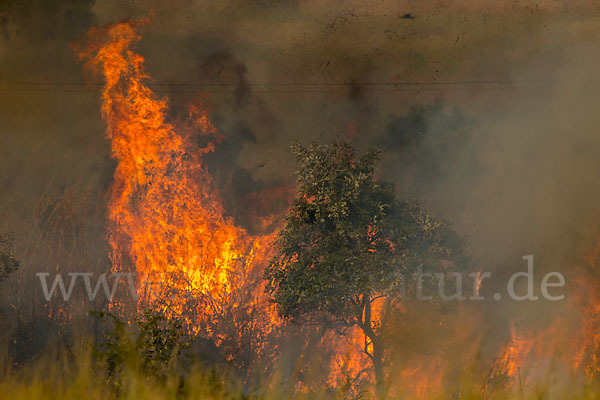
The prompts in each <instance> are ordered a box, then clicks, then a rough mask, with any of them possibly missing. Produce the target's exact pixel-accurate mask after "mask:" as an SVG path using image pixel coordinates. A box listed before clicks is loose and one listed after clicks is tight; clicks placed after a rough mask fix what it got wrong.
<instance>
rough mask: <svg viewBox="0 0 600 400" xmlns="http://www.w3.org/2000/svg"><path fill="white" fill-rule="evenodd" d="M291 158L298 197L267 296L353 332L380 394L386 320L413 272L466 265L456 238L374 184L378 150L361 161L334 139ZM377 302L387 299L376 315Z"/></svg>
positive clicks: (293, 314) (387, 186) (286, 312)
mask: <svg viewBox="0 0 600 400" xmlns="http://www.w3.org/2000/svg"><path fill="white" fill-rule="evenodd" d="M292 152H293V153H294V155H295V156H296V158H297V160H298V162H299V164H300V168H299V169H298V171H297V172H296V173H297V184H298V187H297V197H296V198H295V200H294V202H293V205H292V207H291V210H290V211H289V213H288V215H287V217H286V220H285V227H284V228H283V229H282V231H281V232H280V233H279V237H278V239H277V241H276V245H275V246H276V250H277V255H276V256H275V258H274V259H273V260H272V261H271V263H270V265H269V266H268V267H267V268H266V271H265V279H266V280H267V290H268V291H269V293H270V294H271V295H272V296H273V300H274V301H275V302H276V303H277V304H278V306H279V312H280V314H281V315H282V316H283V317H284V318H286V319H288V320H292V321H299V320H301V319H304V318H306V317H308V318H311V319H314V318H316V317H325V319H324V320H323V321H326V322H327V323H328V324H330V326H336V325H337V326H341V327H351V326H358V327H359V328H360V329H361V330H362V332H363V333H364V337H365V343H364V349H363V351H364V352H365V353H366V354H367V355H368V357H369V358H370V359H371V360H372V364H373V369H374V373H375V381H376V383H377V388H378V392H379V395H380V396H381V397H383V393H384V389H383V380H384V364H385V362H384V356H385V337H384V335H383V326H382V324H383V323H384V319H385V316H386V315H389V313H390V312H391V311H392V310H394V307H397V306H398V304H399V302H400V301H401V300H403V299H402V297H403V296H405V295H406V288H407V287H408V285H407V284H408V282H409V281H410V282H414V280H415V278H416V276H417V275H418V273H417V271H419V270H423V271H450V270H453V269H454V270H455V269H457V268H460V266H461V265H464V263H465V262H466V257H465V255H464V251H463V249H464V246H463V243H462V240H461V238H460V237H459V236H458V235H457V234H456V233H455V232H454V231H452V230H451V229H450V227H449V225H448V224H447V223H444V222H441V221H436V220H435V219H434V218H433V217H432V216H431V215H430V214H429V213H428V212H427V211H426V210H425V209H424V208H422V207H421V206H419V205H418V204H417V203H415V202H411V201H400V200H399V199H398V198H397V197H396V191H395V188H394V186H393V184H391V183H388V182H382V181H380V180H378V179H376V177H375V169H376V165H377V162H378V160H379V153H380V151H379V150H377V149H370V150H369V151H367V152H366V153H365V154H364V155H362V156H360V157H358V156H357V155H356V152H355V150H354V148H353V147H352V146H351V145H350V144H349V143H347V142H343V141H338V142H334V143H332V144H330V145H317V144H312V145H311V146H310V147H309V148H304V147H302V146H301V145H299V144H297V143H294V144H293V145H292ZM422 283H423V282H418V283H417V284H422ZM431 283H433V282H431ZM417 290H422V288H417ZM376 301H383V302H384V306H383V308H382V310H383V311H381V315H379V316H377V318H375V316H374V315H373V314H374V310H373V306H374V303H375V302H376ZM319 320H321V319H319ZM331 324H335V325H331Z"/></svg>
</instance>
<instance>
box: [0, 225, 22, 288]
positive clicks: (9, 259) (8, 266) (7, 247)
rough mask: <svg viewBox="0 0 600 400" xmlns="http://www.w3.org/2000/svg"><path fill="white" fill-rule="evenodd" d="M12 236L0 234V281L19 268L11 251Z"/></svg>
mask: <svg viewBox="0 0 600 400" xmlns="http://www.w3.org/2000/svg"><path fill="white" fill-rule="evenodd" d="M13 241H14V237H13V236H12V235H11V234H5V235H2V234H0V281H3V280H4V279H6V278H7V277H8V275H10V274H11V273H13V272H14V271H15V270H16V269H17V268H19V261H17V259H16V258H15V255H14V254H13V252H12V249H11V247H12V243H13Z"/></svg>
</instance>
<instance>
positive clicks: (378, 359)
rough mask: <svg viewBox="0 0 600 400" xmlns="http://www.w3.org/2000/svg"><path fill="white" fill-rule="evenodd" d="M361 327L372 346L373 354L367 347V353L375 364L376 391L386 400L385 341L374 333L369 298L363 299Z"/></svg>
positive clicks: (380, 399)
mask: <svg viewBox="0 0 600 400" xmlns="http://www.w3.org/2000/svg"><path fill="white" fill-rule="evenodd" d="M362 317H363V318H362V321H361V324H359V327H360V328H361V329H362V330H363V332H364V333H365V335H366V336H367V337H368V338H369V340H370V341H371V344H372V346H373V347H372V349H373V350H372V352H371V353H369V351H368V346H366V345H365V349H364V351H365V353H367V355H368V356H369V358H371V361H372V362H373V369H374V371H375V389H376V391H377V397H378V398H379V400H383V399H385V376H384V373H383V340H382V339H381V337H380V336H379V335H377V334H376V333H375V331H373V327H372V326H371V299H370V298H369V297H368V296H364V297H363V316H362Z"/></svg>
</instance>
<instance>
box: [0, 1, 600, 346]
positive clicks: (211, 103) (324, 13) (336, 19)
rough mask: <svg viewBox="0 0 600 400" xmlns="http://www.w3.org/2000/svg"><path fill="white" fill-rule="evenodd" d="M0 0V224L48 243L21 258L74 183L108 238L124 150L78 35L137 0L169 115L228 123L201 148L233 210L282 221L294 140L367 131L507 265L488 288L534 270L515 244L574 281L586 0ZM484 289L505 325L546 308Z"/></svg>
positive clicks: (588, 118) (393, 174) (589, 70)
mask: <svg viewBox="0 0 600 400" xmlns="http://www.w3.org/2000/svg"><path fill="white" fill-rule="evenodd" d="M0 7H1V8H0V55H1V57H2V59H3V61H4V62H3V63H2V64H1V66H0V91H1V92H2V94H3V96H2V99H1V100H0V122H1V126H2V127H3V128H2V133H0V188H1V191H0V210H2V214H0V215H2V216H3V221H2V223H1V224H0V231H4V230H6V231H15V232H16V234H17V235H16V238H17V242H19V243H20V244H19V245H18V254H17V256H20V257H21V258H25V259H26V260H27V259H29V258H27V257H24V256H25V255H27V254H29V252H31V251H34V250H35V251H37V252H39V253H40V254H39V255H38V257H32V258H30V259H31V260H32V261H31V262H30V264H29V265H27V263H25V264H24V265H23V266H22V268H23V271H25V272H23V274H29V275H31V276H33V275H32V272H33V271H34V270H35V271H38V270H41V269H39V268H42V269H43V268H46V269H49V268H54V267H55V265H50V262H49V261H48V260H43V258H44V257H43V254H42V253H43V252H44V249H43V248H42V247H43V246H38V247H37V248H33V249H34V250H32V247H31V241H30V240H29V241H28V240H26V239H25V238H27V237H28V235H30V234H31V232H34V231H35V230H34V228H33V227H32V225H35V223H34V222H32V221H31V220H32V219H34V218H31V215H35V214H36V213H35V212H34V210H36V209H39V208H40V207H39V203H40V198H48V197H52V196H56V197H58V198H61V196H65V193H68V196H73V193H75V195H74V196H75V197H79V198H81V199H85V201H89V202H90V203H89V204H88V205H87V206H86V209H95V210H97V213H92V212H90V214H89V216H88V217H86V218H83V219H84V220H83V221H80V220H78V222H77V224H79V225H81V226H87V227H88V228H89V227H90V226H96V228H94V229H93V230H92V231H93V232H94V234H93V235H88V236H85V237H87V238H91V239H90V240H93V241H94V244H93V245H91V247H92V248H93V249H94V251H93V252H92V253H93V254H94V257H95V258H96V259H100V256H98V255H97V254H98V253H101V252H102V251H104V250H105V247H103V246H104V242H103V240H104V239H103V233H102V232H98V231H97V229H98V228H97V227H98V226H103V223H104V220H103V210H104V207H105V197H104V196H105V194H106V191H107V189H108V187H109V185H110V182H111V180H112V173H113V171H114V167H115V166H114V162H113V161H112V160H111V158H110V154H109V146H108V144H107V142H106V140H105V138H104V132H105V126H104V122H103V121H102V119H101V115H100V111H99V105H100V103H99V101H98V90H99V86H98V84H99V82H91V84H89V83H86V77H85V76H84V73H83V68H82V66H81V65H80V64H78V63H77V61H76V59H75V56H74V54H73V52H72V50H71V48H70V46H69V45H70V44H71V43H73V42H76V41H78V40H79V39H80V38H81V37H82V35H83V34H84V33H85V32H87V31H88V30H89V29H90V28H91V27H93V26H97V25H103V24H107V23H113V22H116V21H120V20H123V19H131V18H140V17H146V16H149V17H150V19H151V22H150V23H148V24H146V25H144V26H143V27H142V28H141V32H140V33H141V34H142V36H143V39H142V41H141V42H140V44H139V46H138V48H137V51H139V52H140V53H141V54H143V55H144V56H145V57H146V58H147V68H148V70H149V72H150V75H151V76H152V81H151V85H150V86H151V87H152V89H153V90H155V91H156V92H157V93H158V94H159V95H161V96H165V97H167V98H168V100H169V106H170V112H171V117H172V119H173V121H178V120H182V119H184V118H185V115H186V113H187V106H188V104H190V103H194V102H201V103H202V104H203V105H205V106H207V107H209V108H210V110H211V113H210V114H211V117H212V118H213V122H214V124H215V125H216V126H217V127H218V129H219V131H220V132H221V134H222V135H223V136H224V138H225V139H224V141H223V142H222V143H221V144H220V145H219V146H218V147H217V148H216V150H215V152H214V153H213V154H210V155H208V156H207V166H208V168H209V170H210V172H211V174H212V175H213V176H214V177H215V184H216V185H217V186H218V189H219V192H220V193H221V195H222V196H223V198H224V205H225V207H226V209H227V212H228V213H229V214H230V215H232V216H233V217H234V218H235V220H236V222H237V223H238V224H239V225H241V226H243V227H245V228H247V229H248V230H249V231H251V232H259V231H265V230H266V231H268V230H272V229H274V227H275V225H273V224H272V222H273V218H274V217H273V216H274V215H281V214H282V213H283V212H284V210H285V208H286V206H287V203H286V201H287V199H288V198H289V197H290V196H291V194H292V193H293V171H294V169H295V165H294V161H293V159H292V157H290V153H289V151H288V148H289V144H290V142H291V141H292V140H295V139H296V140H300V141H302V142H304V143H306V142H309V141H311V140H316V141H320V142H325V141H329V140H331V139H333V138H336V137H344V138H348V139H350V140H352V141H353V143H354V144H355V145H356V146H358V147H359V148H361V149H364V148H366V147H367V146H369V145H377V146H380V147H382V148H383V150H384V154H383V161H382V165H381V171H380V173H381V176H382V177H383V178H385V179H388V180H391V181H394V182H395V183H396V184H397V185H398V189H399V194H401V195H402V196H403V197H409V198H416V199H418V200H420V201H421V202H423V203H424V204H426V205H427V206H428V207H430V208H431V209H432V210H433V211H434V213H435V214H437V215H438V216H441V217H443V218H447V219H450V220H452V221H453V222H454V223H455V225H456V227H457V229H458V230H459V231H460V232H461V233H462V234H463V235H465V236H466V237H467V238H468V243H469V250H470V252H471V254H472V255H473V257H474V259H475V260H476V264H477V265H478V266H479V267H480V268H481V269H483V270H485V271H487V270H490V271H493V272H495V273H497V276H499V280H495V281H493V282H491V283H490V284H489V286H488V287H484V289H485V290H487V292H488V294H491V293H493V292H494V291H495V290H496V289H498V288H499V287H500V286H501V285H502V283H503V282H504V281H503V280H502V279H503V278H504V277H505V276H506V275H508V274H510V273H512V272H515V271H517V270H524V269H525V262H524V261H523V260H522V259H521V257H522V256H523V255H527V254H534V255H535V260H536V268H537V267H539V270H540V274H542V273H543V272H544V271H550V270H558V271H562V272H563V273H564V274H565V277H566V278H567V281H569V276H570V275H569V272H570V270H571V269H570V268H571V266H572V265H573V264H578V263H580V262H581V254H580V252H581V247H582V245H584V244H585V243H586V235H587V234H588V232H589V229H590V228H591V226H592V225H593V224H594V222H595V220H596V218H597V216H598V204H600V186H599V185H598V184H597V178H596V177H597V174H598V171H599V170H600V169H599V167H600V165H599V164H600V161H599V160H600V158H599V157H598V156H597V149H598V148H599V145H600V136H599V135H598V134H597V132H596V131H597V127H598V126H600V125H599V122H600V121H599V118H600V113H598V112H597V110H596V108H597V104H599V103H600V98H598V97H599V96H600V94H599V93H600V91H599V90H598V88H599V87H600V77H599V76H598V74H597V72H596V71H597V65H598V62H599V61H600V60H599V59H598V54H600V52H599V50H600V47H599V46H600V45H599V44H598V39H597V38H598V34H599V33H600V22H599V21H598V19H597V18H596V17H594V13H593V11H595V10H596V9H597V6H594V5H591V4H588V2H584V1H579V2H569V3H568V4H563V2H559V1H539V2H536V3H531V2H527V3H522V4H521V3H517V2H513V1H506V2H498V1H478V2H471V1H460V2H452V3H451V2H447V1H443V0H437V1H435V0H432V1H429V2H414V1H402V2H396V1H394V2H392V1H384V2H375V1H365V0H361V1H350V2H345V4H344V5H339V4H334V3H329V2H325V1H314V0H313V1H306V2H299V1H279V2H275V3H269V2H262V1H249V2H248V1H244V2H242V1H234V0H231V1H227V2H203V1H196V2H160V1H153V0H146V1H131V2H126V3H123V2H117V1H95V2H93V1H85V2H82V1H78V0H61V1H42V0H38V1H35V0H31V1H27V2H17V1H5V2H2V4H1V5H0ZM406 15H409V16H411V18H409V17H406ZM412 17H414V18H412ZM71 188H75V192H73V191H70V190H69V189H71ZM84 194H85V195H86V196H84ZM81 199H79V200H81ZM79 200H77V201H79ZM77 201H76V203H77ZM50 203H52V202H50ZM59 203H60V202H59ZM61 204H62V203H61ZM42 208H43V207H42ZM48 213H49V214H52V213H51V210H50V211H48ZM79 225H78V226H79ZM36 226H37V225H36ZM35 229H37V228H35ZM86 232H87V231H86ZM51 247H52V245H51V244H48V245H47V246H46V248H51ZM69 251H70V250H69ZM80 253H82V254H80V257H81V258H80V260H83V262H87V261H88V260H87V259H86V257H89V254H83V253H86V252H85V251H83V250H81V251H80ZM78 254H79V253H78ZM64 257H65V254H64V253H61V252H58V253H57V254H56V255H55V257H52V261H51V262H52V263H59V262H62V261H61V260H63V259H64ZM103 262H104V261H95V265H102V266H103V265H105V264H103ZM36 263H43V265H42V266H41V267H40V265H36ZM69 266H70V267H71V268H74V269H75V268H77V260H71V261H70V262H69ZM36 268H38V269H36ZM98 268H101V267H100V266H98ZM541 276H542V275H540V276H539V277H538V280H539V279H541ZM15 296H17V294H15ZM18 296H22V293H19V294H18ZM487 307H488V308H489V309H486V311H489V312H490V313H492V314H490V315H493V316H494V317H493V318H489V319H490V320H492V319H497V321H496V322H495V323H496V324H497V325H496V326H504V327H505V329H504V330H505V331H506V326H507V324H506V320H507V319H512V318H513V317H514V316H515V315H522V316H525V317H528V318H529V317H531V316H532V315H536V316H537V318H538V319H543V317H545V316H547V312H548V310H551V307H550V306H548V305H541V306H540V305H539V304H535V305H528V306H527V307H524V306H523V305H518V306H514V305H511V304H506V303H504V302H499V303H497V304H494V303H492V304H491V305H488V306H487ZM540 315H541V316H540ZM525 317H524V318H525ZM432 318H433V317H432ZM417 319H418V318H417V317H415V320H417ZM430 322H431V321H430ZM544 322H545V321H543V320H542V321H540V322H539V323H540V324H543V323H544ZM418 325H419V324H414V326H418ZM415 329H416V328H415ZM419 336H423V335H420V334H419V333H417V334H413V335H412V337H419ZM499 336H501V334H499ZM421 344H422V343H421Z"/></svg>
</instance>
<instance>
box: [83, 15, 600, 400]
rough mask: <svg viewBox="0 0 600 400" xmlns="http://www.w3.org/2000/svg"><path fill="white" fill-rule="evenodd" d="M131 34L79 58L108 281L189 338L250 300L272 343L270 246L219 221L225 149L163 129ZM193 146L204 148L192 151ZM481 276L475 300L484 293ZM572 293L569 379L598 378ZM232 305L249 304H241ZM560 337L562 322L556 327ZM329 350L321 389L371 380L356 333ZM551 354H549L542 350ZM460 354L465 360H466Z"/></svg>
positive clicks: (404, 374)
mask: <svg viewBox="0 0 600 400" xmlns="http://www.w3.org/2000/svg"><path fill="white" fill-rule="evenodd" d="M139 24H140V22H138V23H131V22H125V23H119V24H114V25H111V26H108V27H104V28H94V29H92V30H91V31H90V32H89V33H88V34H87V42H88V44H87V46H85V47H84V48H82V49H80V50H79V56H80V57H81V58H82V59H84V60H86V65H87V67H88V68H89V69H90V70H93V71H96V72H99V73H101V74H102V76H104V79H105V84H104V87H103V91H102V115H103V117H104V119H105V120H106V123H107V137H108V139H109V140H110V144H111V152H112V157H113V158H114V159H115V160H116V161H117V167H116V171H115V174H114V182H113V184H112V187H111V191H110V199H109V204H108V228H109V244H110V247H111V249H112V252H111V261H112V265H113V270H114V271H123V270H134V271H136V272H137V274H138V278H139V281H140V284H139V286H138V291H139V295H140V296H139V299H138V303H137V304H136V305H137V307H139V308H143V307H147V306H150V307H152V308H155V309H159V310H161V311H163V312H165V313H166V314H167V315H177V316H185V317H186V318H187V321H188V322H189V324H190V329H192V330H194V331H198V329H199V326H200V325H202V326H203V327H204V329H205V330H207V331H214V330H216V329H217V322H214V321H207V320H209V319H210V318H205V317H206V316H211V317H214V316H217V315H226V313H227V312H228V310H230V309H232V308H233V309H236V308H240V309H243V308H242V306H243V304H242V303H243V302H244V301H246V300H248V299H251V300H248V301H252V302H253V307H254V314H252V315H253V318H254V322H253V323H255V324H258V325H261V326H262V329H263V331H262V332H266V331H269V329H272V327H275V326H278V325H280V324H281V323H280V321H279V319H278V317H277V316H276V313H275V310H274V308H273V305H272V304H269V303H268V301H267V300H266V299H265V298H264V295H263V290H262V285H261V283H260V276H261V271H262V268H263V267H264V265H265V263H266V260H267V259H268V258H269V257H270V254H271V246H270V245H269V244H270V242H271V241H272V240H273V234H270V235H251V234H249V233H248V232H247V231H246V230H244V229H243V228H241V227H239V226H236V224H235V222H234V221H233V219H232V218H230V217H227V216H226V212H225V209H224V207H223V204H222V202H221V199H220V198H219V195H218V193H217V191H216V190H215V189H214V183H213V180H212V177H211V175H210V174H209V172H208V170H207V168H206V166H205V165H204V163H203V158H202V157H203V155H204V154H206V153H208V152H211V151H213V150H214V148H215V146H216V144H217V143H218V142H219V141H221V140H223V137H222V136H221V135H220V134H219V132H218V131H217V130H216V129H215V127H214V126H213V125H212V123H211V121H210V117H209V114H208V111H207V110H206V109H205V108H203V107H201V106H199V105H192V106H190V108H189V113H188V120H189V122H188V124H187V126H186V127H184V128H176V127H175V126H174V125H173V124H171V123H170V122H169V121H168V119H167V111H168V104H167V100H166V99H161V98H158V97H157V96H156V95H155V94H154V93H153V92H152V90H151V89H150V88H149V87H148V86H147V83H146V82H147V81H148V80H149V76H148V74H147V73H146V71H145V69H144V58H143V57H142V56H140V55H139V54H136V53H135V52H133V51H132V50H131V47H132V45H133V44H135V43H136V42H137V41H138V40H139V39H140V36H139V35H138V34H137V33H136V28H137V26H138V25H139ZM199 139H201V140H199ZM200 142H201V143H205V145H204V146H200V145H198V143H200ZM277 219H278V217H277V216H275V215H269V216H268V217H265V218H264V219H263V220H262V221H259V223H258V226H262V227H263V228H267V227H268V228H269V229H272V227H273V225H274V224H276V220H277ZM599 236H600V235H599ZM598 242H599V243H600V240H599V241H598ZM598 249H599V248H598V247H595V248H594V250H593V251H592V252H590V253H589V257H588V262H589V263H590V264H591V265H592V267H593V268H596V262H597V259H598V254H599V252H600V250H598ZM480 274H481V271H480V273H479V274H478V276H477V281H476V288H475V291H476V294H479V290H480V289H481V276H480ZM157 280H160V281H161V283H162V285H161V286H160V287H158V288H156V287H155V286H153V284H155V283H157ZM581 286H582V287H585V288H586V289H587V290H585V291H581V292H582V293H586V295H585V296H580V297H575V300H574V301H575V302H576V306H577V307H579V309H582V308H583V310H584V311H583V312H582V316H581V321H580V322H581V323H580V324H579V326H580V328H581V331H580V332H578V333H577V334H572V332H568V334H570V335H571V337H572V338H574V339H573V343H574V349H575V351H574V356H573V357H572V359H571V360H569V362H570V364H571V366H572V368H573V370H585V372H586V373H587V374H588V375H589V376H597V375H599V374H600V361H599V360H600V355H599V354H600V351H599V350H598V349H600V335H598V330H599V327H600V319H599V318H598V315H600V306H599V305H600V300H599V299H598V297H597V295H595V293H597V290H595V288H596V286H593V285H591V284H590V283H589V282H588V283H585V284H584V283H582V284H581ZM592 286H593V287H592ZM590 288H591V289H590ZM241 293H242V294H244V295H245V296H246V297H245V298H240V294H241ZM189 294H191V295H192V296H191V297H190V296H189ZM190 299H191V300H190ZM190 304H191V307H192V308H191V312H190V309H189V307H190ZM401 307H402V305H401ZM256 310H259V312H256ZM400 311H401V312H403V311H402V310H400ZM243 312H244V313H246V316H248V315H250V313H251V312H250V311H248V310H247V309H243ZM381 313H382V310H381V305H377V304H374V309H373V323H374V324H377V323H380V315H381ZM231 319H232V320H235V316H232V317H231ZM564 325H566V323H564V321H563V322H562V323H561V324H558V323H557V324H554V326H564ZM567 331H568V330H567ZM545 332H546V333H544V331H543V332H542V333H539V332H538V333H537V334H533V331H531V332H530V331H527V333H528V334H527V335H524V334H522V333H520V332H518V331H517V329H516V328H515V326H514V324H513V325H511V337H510V340H509V341H508V343H507V345H506V347H505V348H503V349H502V350H501V351H500V353H499V355H498V357H497V360H496V362H495V363H494V365H493V367H492V371H491V375H492V376H491V378H493V377H495V376H500V375H501V376H506V377H511V378H516V377H518V378H519V380H520V371H521V369H522V367H523V363H524V362H525V361H526V360H527V359H528V357H529V358H531V357H533V358H536V359H540V358H541V357H545V356H544V355H543V354H541V353H540V352H538V351H537V350H533V348H534V344H535V347H538V348H543V347H545V348H550V345H549V343H555V342H557V340H556V339H555V338H556V337H558V336H559V335H557V334H556V333H555V332H554V331H552V330H546V331H545ZM243 334H247V332H246V333H244V332H242V331H238V335H243ZM564 335H566V334H564ZM564 335H563V336H561V339H562V338H564V337H565V336H564ZM219 337H220V339H219V340H220V342H219V343H217V344H220V343H222V342H223V341H225V340H227V339H228V336H227V335H225V334H223V335H221V336H219ZM346 339H347V340H346ZM326 340H328V341H329V342H330V343H331V345H332V346H333V347H335V348H336V350H338V351H337V352H336V356H334V357H333V359H332V361H331V364H330V371H331V372H330V375H329V377H328V378H329V379H328V382H329V384H331V385H336V383H338V382H340V380H341V379H342V377H344V376H346V377H351V378H352V379H355V378H356V379H358V378H359V377H361V375H362V376H367V377H368V376H372V374H371V373H370V372H369V371H370V370H371V363H370V360H369V358H368V356H367V355H366V354H365V352H363V351H361V349H366V350H367V352H372V348H370V346H371V345H370V344H369V342H368V340H367V339H366V338H365V336H364V333H363V332H362V331H361V330H360V329H358V328H356V327H354V328H352V329H351V330H350V332H349V333H348V334H347V335H346V336H345V337H341V336H338V335H329V336H326ZM465 341H466V339H465ZM563 343H564V340H563ZM557 347H558V346H557V345H555V344H553V345H552V347H551V348H552V349H555V348H557ZM466 354H468V355H469V357H474V354H472V352H467V353H466ZM464 363H465V364H466V363H467V362H466V361H465V362H464ZM447 369H448V368H447V366H446V365H444V359H443V358H441V356H440V357H434V356H424V357H421V358H416V359H413V360H412V364H411V365H408V366H404V367H403V368H401V370H400V371H399V373H398V375H399V376H400V378H401V380H402V381H404V382H412V384H410V385H405V386H406V388H405V390H406V391H407V392H409V393H411V395H412V396H413V397H415V398H427V397H430V396H431V394H432V393H434V392H435V390H434V388H440V387H441V386H442V381H443V378H444V374H447V372H446V370H447ZM485 385H487V383H486V384H485Z"/></svg>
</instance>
